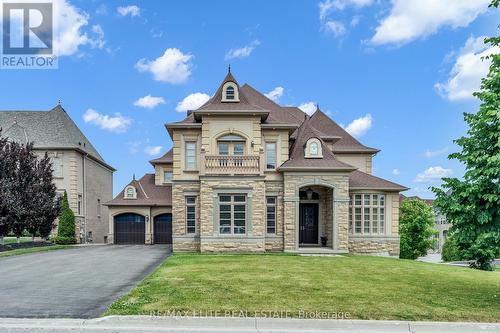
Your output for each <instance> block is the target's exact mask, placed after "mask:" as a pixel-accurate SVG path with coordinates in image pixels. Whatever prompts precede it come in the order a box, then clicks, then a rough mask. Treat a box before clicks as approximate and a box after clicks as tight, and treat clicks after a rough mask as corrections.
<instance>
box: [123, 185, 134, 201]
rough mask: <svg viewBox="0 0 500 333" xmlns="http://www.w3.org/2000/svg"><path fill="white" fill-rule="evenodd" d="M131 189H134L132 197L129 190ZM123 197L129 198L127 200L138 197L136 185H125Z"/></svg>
mask: <svg viewBox="0 0 500 333" xmlns="http://www.w3.org/2000/svg"><path fill="white" fill-rule="evenodd" d="M129 189H132V191H133V196H132V197H129V196H128V190H129ZM123 199H127V200H134V199H137V189H136V188H135V187H134V186H132V185H128V186H127V187H125V191H123Z"/></svg>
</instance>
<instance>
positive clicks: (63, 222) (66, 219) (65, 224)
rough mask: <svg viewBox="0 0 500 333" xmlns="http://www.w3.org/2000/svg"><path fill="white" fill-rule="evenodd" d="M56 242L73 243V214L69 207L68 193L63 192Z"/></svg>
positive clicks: (74, 237) (74, 240)
mask: <svg viewBox="0 0 500 333" xmlns="http://www.w3.org/2000/svg"><path fill="white" fill-rule="evenodd" d="M55 242H56V243H57V244H75V243H76V236H75V214H74V213H73V211H72V210H71V208H70V207H69V202H68V194H67V193H66V192H64V196H63V199H62V204H61V214H60V215H59V223H58V225H57V237H56V239H55Z"/></svg>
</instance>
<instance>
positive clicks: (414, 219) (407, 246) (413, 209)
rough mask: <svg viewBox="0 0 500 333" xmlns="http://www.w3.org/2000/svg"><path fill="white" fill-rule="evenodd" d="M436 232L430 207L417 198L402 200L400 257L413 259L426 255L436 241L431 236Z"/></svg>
mask: <svg viewBox="0 0 500 333" xmlns="http://www.w3.org/2000/svg"><path fill="white" fill-rule="evenodd" d="M436 233H437V230H435V229H434V213H433V212H432V208H431V207H429V206H428V205H427V204H426V203H425V202H423V201H422V200H418V199H409V200H405V201H403V203H402V204H401V210H400V217H399V236H400V252H399V257H400V258H401V259H413V260H415V259H417V258H418V257H421V256H425V255H427V251H428V250H430V249H432V248H433V247H434V245H435V243H436V240H435V239H434V238H433V236H434V235H435V234H436Z"/></svg>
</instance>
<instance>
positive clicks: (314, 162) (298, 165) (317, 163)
mask: <svg viewBox="0 0 500 333" xmlns="http://www.w3.org/2000/svg"><path fill="white" fill-rule="evenodd" d="M311 138H316V139H318V140H319V141H320V143H321V148H322V153H323V157H322V158H305V148H306V143H307V141H308V140H309V139H311ZM296 169H315V170H337V171H353V170H356V168H355V167H353V166H352V165H349V164H347V163H344V162H341V161H339V160H337V159H336V158H335V156H333V153H332V152H331V151H330V150H329V149H328V147H327V146H326V144H325V142H324V141H323V140H322V139H321V135H320V133H319V132H318V131H317V130H316V129H314V128H313V127H312V126H311V121H310V119H306V120H305V121H304V122H303V123H302V125H301V126H300V127H299V129H298V134H297V139H296V140H295V142H294V143H293V146H292V152H291V154H290V159H289V160H288V161H286V162H285V163H283V164H282V165H281V166H280V167H279V170H283V171H286V170H296Z"/></svg>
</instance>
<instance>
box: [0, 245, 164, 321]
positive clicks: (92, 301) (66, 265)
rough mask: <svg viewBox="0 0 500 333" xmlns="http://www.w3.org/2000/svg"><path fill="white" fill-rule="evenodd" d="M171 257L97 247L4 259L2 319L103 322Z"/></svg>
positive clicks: (0, 266) (157, 250)
mask: <svg viewBox="0 0 500 333" xmlns="http://www.w3.org/2000/svg"><path fill="white" fill-rule="evenodd" d="M169 254H170V248H169V247H168V246H166V245H163V246H162V245H151V246H146V245H135V246H125V245H113V246H111V245H102V246H98V245H96V246H86V247H76V248H72V249H65V250H56V251H49V252H43V253H33V254H26V255H19V256H13V257H6V258H0V317H26V318H27V317H59V318H91V317H97V316H99V315H100V314H101V313H102V312H104V311H105V310H106V308H107V307H108V306H109V305H110V304H111V303H113V301H115V300H116V299H117V298H119V297H120V296H122V295H124V294H125V293H127V292H128V291H129V290H131V289H132V288H133V287H135V286H136V285H137V284H138V283H139V282H140V281H141V280H142V279H143V278H144V277H146V276H147V275H148V274H149V273H151V272H152V271H153V270H154V269H155V268H156V267H157V266H158V265H159V264H160V263H161V262H162V261H163V260H164V259H165V258H166V257H167V256H168V255H169Z"/></svg>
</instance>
